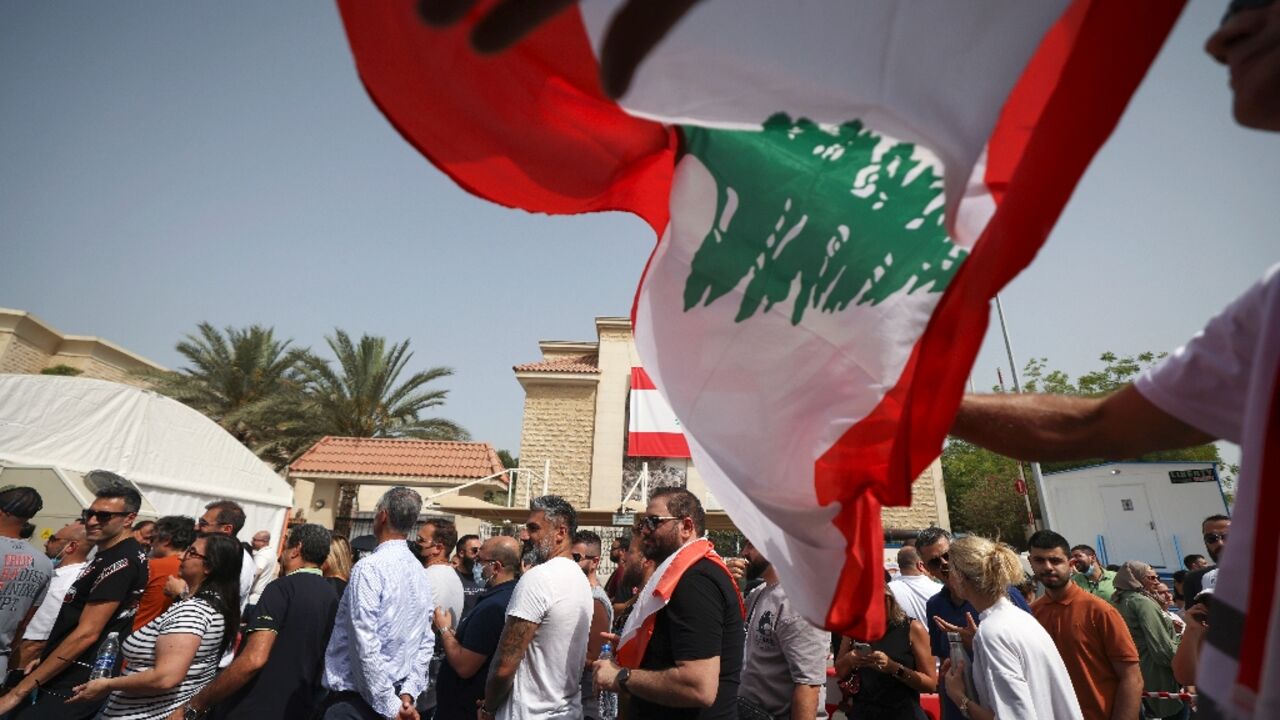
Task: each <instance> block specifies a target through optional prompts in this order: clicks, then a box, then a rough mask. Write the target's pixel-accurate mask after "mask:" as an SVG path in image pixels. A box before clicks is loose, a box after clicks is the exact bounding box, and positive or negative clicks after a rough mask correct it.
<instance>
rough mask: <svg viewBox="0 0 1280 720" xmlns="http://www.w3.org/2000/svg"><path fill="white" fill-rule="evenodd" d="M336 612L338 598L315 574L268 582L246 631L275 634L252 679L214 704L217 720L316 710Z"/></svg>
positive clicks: (300, 573) (300, 714) (292, 715)
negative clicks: (273, 640)
mask: <svg viewBox="0 0 1280 720" xmlns="http://www.w3.org/2000/svg"><path fill="white" fill-rule="evenodd" d="M337 613H338V593H336V592H335V591H334V589H333V586H332V585H330V584H329V583H328V582H326V581H325V579H324V578H323V577H321V576H320V574H319V573H316V572H308V571H305V570H304V571H298V572H293V573H290V574H288V575H286V576H284V577H282V578H276V579H275V580H272V581H271V583H270V584H268V585H267V586H266V588H265V589H264V590H263V591H262V597H260V598H258V607H257V611H256V612H255V613H254V616H253V620H252V621H251V622H250V624H249V627H248V628H247V629H246V630H245V641H246V642H247V641H248V639H249V638H250V637H252V636H253V634H255V633H260V632H269V633H275V636H276V639H275V642H273V643H272V645H271V654H270V655H268V656H267V662H266V664H264V665H263V666H262V669H261V670H259V671H258V673H257V674H256V675H254V676H253V677H251V678H249V680H248V682H246V683H245V684H244V686H243V687H241V688H240V689H239V690H238V691H237V692H236V693H235V694H233V695H232V696H231V697H229V698H227V699H226V700H224V701H223V702H220V703H218V706H217V708H216V709H215V710H214V713H213V717H215V718H237V717H245V718H295V717H296V718H307V717H310V716H311V713H312V711H313V710H314V709H315V706H316V701H317V697H318V693H319V692H320V676H321V674H322V673H323V672H324V650H325V647H326V646H327V645H328V644H329V635H330V634H331V633H332V632H333V621H334V617H335V616H336V615H337Z"/></svg>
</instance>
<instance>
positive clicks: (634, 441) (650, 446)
mask: <svg viewBox="0 0 1280 720" xmlns="http://www.w3.org/2000/svg"><path fill="white" fill-rule="evenodd" d="M689 454H690V453H689V441H688V440H686V439H685V437H684V433H665V432H629V433H627V455H628V456H631V457H669V458H687V457H689Z"/></svg>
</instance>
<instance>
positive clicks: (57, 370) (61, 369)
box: [40, 364, 84, 377]
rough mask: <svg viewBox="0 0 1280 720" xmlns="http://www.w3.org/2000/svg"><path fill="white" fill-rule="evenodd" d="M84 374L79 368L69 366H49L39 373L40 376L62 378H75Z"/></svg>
mask: <svg viewBox="0 0 1280 720" xmlns="http://www.w3.org/2000/svg"><path fill="white" fill-rule="evenodd" d="M82 373H84V371H83V370H81V369H80V368H73V367H71V366H70V365H61V364H59V365H51V366H49V367H47V368H45V369H43V370H41V371H40V374H41V375H62V376H64V377H75V376H76V375H80V374H82Z"/></svg>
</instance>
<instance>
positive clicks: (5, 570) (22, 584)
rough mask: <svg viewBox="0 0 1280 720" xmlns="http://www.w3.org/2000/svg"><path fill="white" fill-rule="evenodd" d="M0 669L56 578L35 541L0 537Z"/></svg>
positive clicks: (49, 563) (51, 565) (50, 564)
mask: <svg viewBox="0 0 1280 720" xmlns="http://www.w3.org/2000/svg"><path fill="white" fill-rule="evenodd" d="M0 553H3V555H4V560H3V563H2V564H0V653H2V655H0V669H3V667H4V664H5V663H6V661H7V660H8V654H9V645H10V643H12V642H13V636H14V634H15V633H16V632H17V631H18V626H19V625H21V624H22V621H23V620H25V619H26V617H27V611H28V610H30V609H31V606H32V605H34V604H35V603H38V602H40V600H41V598H43V597H44V594H45V591H46V590H48V588H49V580H50V578H52V577H53V563H51V562H49V558H47V557H45V555H44V553H41V552H36V549H35V548H33V547H31V543H29V542H27V541H26V540H20V539H18V538H0Z"/></svg>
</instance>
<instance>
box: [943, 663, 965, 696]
mask: <svg viewBox="0 0 1280 720" xmlns="http://www.w3.org/2000/svg"><path fill="white" fill-rule="evenodd" d="M942 675H943V677H945V678H946V679H947V697H949V698H951V702H953V703H955V704H956V705H959V704H960V701H961V700H964V674H963V673H962V672H960V666H959V665H956V664H955V663H952V662H951V658H947V659H946V660H943V661H942Z"/></svg>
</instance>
